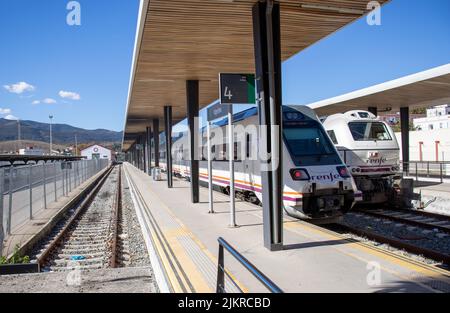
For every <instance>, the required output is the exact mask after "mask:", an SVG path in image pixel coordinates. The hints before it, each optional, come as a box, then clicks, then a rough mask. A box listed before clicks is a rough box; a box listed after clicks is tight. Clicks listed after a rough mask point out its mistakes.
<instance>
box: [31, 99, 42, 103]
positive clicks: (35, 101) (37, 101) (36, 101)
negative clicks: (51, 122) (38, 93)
mask: <svg viewBox="0 0 450 313" xmlns="http://www.w3.org/2000/svg"><path fill="white" fill-rule="evenodd" d="M39 103H41V101H39V100H34V101H33V102H31V104H39Z"/></svg>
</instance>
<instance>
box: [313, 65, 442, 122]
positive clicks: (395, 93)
mask: <svg viewBox="0 0 450 313" xmlns="http://www.w3.org/2000/svg"><path fill="white" fill-rule="evenodd" d="M436 69H438V71H437V72H439V75H437V76H435V77H432V78H428V79H424V80H417V81H413V82H411V83H405V84H403V83H402V81H407V80H409V79H408V77H405V78H406V79H405V78H400V79H398V80H395V81H391V82H387V83H384V84H380V85H377V86H373V87H369V88H366V89H363V90H361V91H356V92H352V93H350V94H347V95H343V96H339V97H335V98H332V99H327V100H323V101H319V102H317V103H312V104H310V105H308V106H309V107H311V108H313V109H314V110H315V111H316V113H317V114H318V115H320V116H325V115H330V114H335V113H343V112H346V111H350V110H360V109H366V110H367V108H368V107H376V108H377V109H378V111H379V112H381V113H382V112H388V113H396V112H399V111H400V108H401V107H409V108H418V107H429V106H435V105H441V104H447V103H450V64H447V65H445V66H442V67H439V68H436ZM431 71H435V69H432V70H430V72H431ZM424 73H425V72H424ZM418 74H419V75H420V73H418ZM414 76H417V74H415V75H414ZM381 113H380V114H381Z"/></svg>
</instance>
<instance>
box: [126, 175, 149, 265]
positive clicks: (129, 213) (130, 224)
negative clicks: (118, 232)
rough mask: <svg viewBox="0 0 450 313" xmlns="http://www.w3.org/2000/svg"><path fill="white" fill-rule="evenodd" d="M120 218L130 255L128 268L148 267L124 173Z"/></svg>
mask: <svg viewBox="0 0 450 313" xmlns="http://www.w3.org/2000/svg"><path fill="white" fill-rule="evenodd" d="M122 171H123V170H122ZM122 218H123V221H124V225H126V227H124V231H125V233H126V236H127V239H128V240H127V241H128V252H129V255H130V260H129V264H128V266H150V265H151V264H150V258H149V255H148V252H147V247H146V244H145V241H144V237H143V235H142V230H141V226H140V225H139V221H138V218H137V216H136V210H135V208H134V205H133V201H132V200H131V194H130V189H129V187H128V182H127V180H126V179H125V173H124V172H122Z"/></svg>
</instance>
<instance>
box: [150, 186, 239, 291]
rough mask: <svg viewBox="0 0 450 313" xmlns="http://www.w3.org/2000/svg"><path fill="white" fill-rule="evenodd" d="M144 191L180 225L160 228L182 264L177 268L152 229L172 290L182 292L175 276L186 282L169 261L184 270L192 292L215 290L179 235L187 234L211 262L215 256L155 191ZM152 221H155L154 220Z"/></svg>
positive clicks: (179, 270) (179, 269) (214, 260)
mask: <svg viewBox="0 0 450 313" xmlns="http://www.w3.org/2000/svg"><path fill="white" fill-rule="evenodd" d="M146 192H150V193H152V195H153V196H154V197H155V198H157V199H158V200H159V202H160V203H161V205H162V207H163V208H164V209H165V210H166V212H167V213H168V214H169V215H170V216H171V217H172V218H173V219H174V220H175V221H176V222H177V223H178V224H179V225H180V227H179V228H176V229H174V228H172V229H170V230H162V229H160V231H161V232H162V233H163V235H164V237H165V238H166V240H167V241H168V245H169V246H170V248H171V250H172V251H173V253H174V255H175V257H176V258H177V260H178V261H179V263H180V264H182V268H179V267H178V266H177V262H176V261H175V260H171V261H172V262H169V260H168V259H167V257H166V253H164V249H163V248H162V246H161V243H160V240H159V239H158V238H157V236H156V234H154V233H153V230H152V236H153V237H154V238H153V240H154V241H155V242H158V243H157V244H156V247H157V250H158V251H157V252H158V255H159V256H160V258H161V260H162V263H163V266H164V268H165V269H166V273H167V275H168V278H169V280H170V283H171V285H172V287H173V289H174V291H175V292H183V288H182V286H180V283H179V281H178V279H177V276H178V277H180V278H181V279H182V281H183V284H184V285H185V286H188V282H186V280H185V279H184V278H183V275H177V273H175V272H174V270H173V269H172V266H171V265H170V263H172V264H173V265H174V266H175V267H176V271H178V272H181V271H184V272H185V273H186V275H187V276H188V277H189V281H190V283H191V284H192V286H193V287H194V290H192V292H215V290H213V289H212V288H211V287H210V286H209V285H208V283H207V281H206V279H205V277H204V275H203V274H202V272H201V269H200V268H199V267H198V265H197V264H195V262H193V260H192V259H191V258H190V256H189V255H188V254H187V253H186V250H185V247H183V245H181V243H180V242H179V237H180V236H188V237H189V238H191V239H192V240H193V241H194V242H195V243H196V244H197V245H198V246H199V248H200V250H201V251H202V252H203V253H205V255H206V256H207V257H208V258H209V259H210V260H211V261H212V262H213V264H217V258H215V257H214V256H213V255H212V254H211V253H210V252H209V250H208V249H207V248H206V247H205V246H204V245H203V243H202V242H201V241H200V240H199V239H198V238H197V237H196V236H195V235H194V234H193V233H192V232H191V231H190V229H189V228H188V227H186V226H185V225H184V224H183V223H182V222H181V220H180V219H178V218H177V217H176V215H175V214H174V213H173V212H172V210H171V209H170V208H169V207H168V206H167V205H166V204H165V203H164V202H163V200H162V199H161V198H160V197H159V196H158V194H157V193H155V192H154V191H153V190H151V189H150V188H147V189H146ZM149 209H150V208H149ZM154 222H155V223H156V221H154ZM162 245H164V246H165V248H166V251H167V250H169V247H167V245H166V244H165V243H164V242H162ZM169 255H170V254H169ZM227 273H228V274H229V275H230V277H231V278H232V279H233V280H234V282H235V283H236V284H237V285H238V286H239V288H241V290H243V291H244V292H248V289H247V288H246V287H245V286H244V285H243V284H242V283H241V282H239V281H238V280H237V279H236V278H235V277H234V276H233V275H232V274H231V273H230V272H229V271H227Z"/></svg>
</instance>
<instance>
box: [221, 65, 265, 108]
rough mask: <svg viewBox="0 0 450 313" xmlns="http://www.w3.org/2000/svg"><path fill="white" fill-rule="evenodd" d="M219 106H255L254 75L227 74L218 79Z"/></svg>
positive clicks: (222, 74)
mask: <svg viewBox="0 0 450 313" xmlns="http://www.w3.org/2000/svg"><path fill="white" fill-rule="evenodd" d="M219 82H220V86H219V89H220V90H219V91H220V103H221V104H255V103H256V94H255V75H254V74H227V73H221V74H220V77H219Z"/></svg>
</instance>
